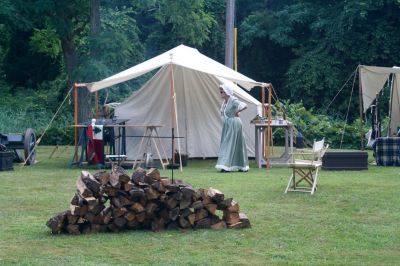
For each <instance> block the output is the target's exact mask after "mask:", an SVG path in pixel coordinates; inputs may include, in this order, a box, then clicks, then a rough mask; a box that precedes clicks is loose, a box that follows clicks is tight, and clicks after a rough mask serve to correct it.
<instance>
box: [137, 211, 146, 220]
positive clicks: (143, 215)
mask: <svg viewBox="0 0 400 266" xmlns="http://www.w3.org/2000/svg"><path fill="white" fill-rule="evenodd" d="M144 219H146V213H145V212H139V213H137V214H136V220H138V222H143V221H144Z"/></svg>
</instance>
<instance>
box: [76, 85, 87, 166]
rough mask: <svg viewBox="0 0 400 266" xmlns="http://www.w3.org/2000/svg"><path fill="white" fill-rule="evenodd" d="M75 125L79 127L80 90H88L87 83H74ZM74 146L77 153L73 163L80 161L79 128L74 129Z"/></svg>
mask: <svg viewBox="0 0 400 266" xmlns="http://www.w3.org/2000/svg"><path fill="white" fill-rule="evenodd" d="M73 87H74V124H75V125H78V89H79V88H86V87H87V86H86V83H74V85H73ZM74 144H75V152H74V158H73V161H74V162H76V161H77V160H78V128H77V127H75V128H74Z"/></svg>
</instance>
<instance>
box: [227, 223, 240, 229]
mask: <svg viewBox="0 0 400 266" xmlns="http://www.w3.org/2000/svg"><path fill="white" fill-rule="evenodd" d="M228 228H229V229H240V228H243V223H242V222H237V223H233V224H228Z"/></svg>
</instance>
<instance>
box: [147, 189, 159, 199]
mask: <svg viewBox="0 0 400 266" xmlns="http://www.w3.org/2000/svg"><path fill="white" fill-rule="evenodd" d="M145 192H146V197H147V199H148V200H154V199H157V198H158V197H159V196H160V193H159V192H158V191H157V190H155V189H152V188H151V187H150V188H148V189H147V190H146V189H145Z"/></svg>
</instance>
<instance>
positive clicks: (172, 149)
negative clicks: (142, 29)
mask: <svg viewBox="0 0 400 266" xmlns="http://www.w3.org/2000/svg"><path fill="white" fill-rule="evenodd" d="M172 56H173V55H172V53H171V54H169V57H170V59H171V63H170V80H169V88H170V94H171V137H172V138H171V154H172V157H171V162H172V163H171V170H172V183H174V167H175V156H174V155H175V154H174V149H175V147H174V146H175V143H174V142H175V141H174V138H175V136H174V131H175V91H174V81H173V78H174V76H173V69H172Z"/></svg>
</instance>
